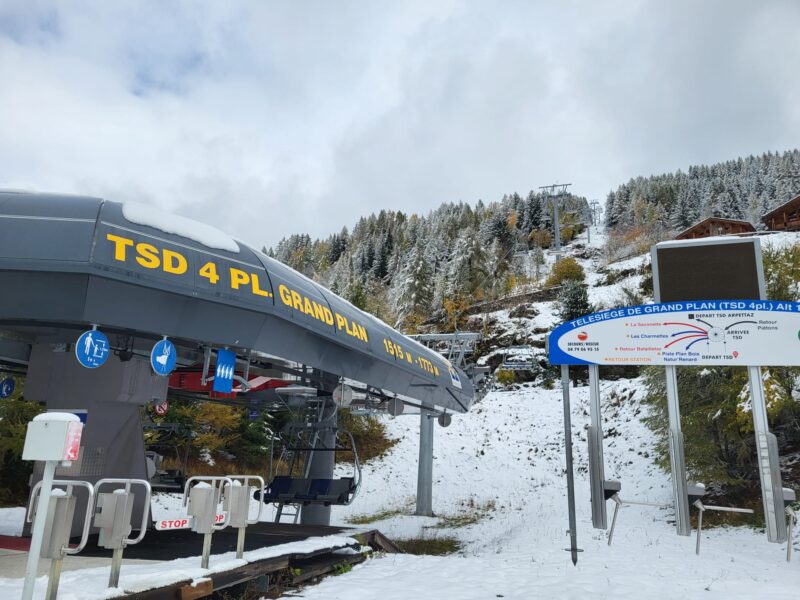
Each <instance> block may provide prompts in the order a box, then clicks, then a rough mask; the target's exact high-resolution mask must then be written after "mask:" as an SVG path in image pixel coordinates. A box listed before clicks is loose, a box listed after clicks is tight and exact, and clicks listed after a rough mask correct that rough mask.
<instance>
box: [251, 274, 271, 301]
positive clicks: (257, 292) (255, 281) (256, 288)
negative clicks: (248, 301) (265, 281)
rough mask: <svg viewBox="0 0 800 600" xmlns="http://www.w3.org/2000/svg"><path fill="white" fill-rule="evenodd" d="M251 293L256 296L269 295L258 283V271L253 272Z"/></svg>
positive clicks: (267, 296)
mask: <svg viewBox="0 0 800 600" xmlns="http://www.w3.org/2000/svg"><path fill="white" fill-rule="evenodd" d="M253 293H254V294H255V295H256V296H264V297H266V298H269V297H270V293H269V292H267V291H264V290H262V289H261V288H260V287H259V285H258V273H253Z"/></svg>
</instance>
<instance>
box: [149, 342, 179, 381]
mask: <svg viewBox="0 0 800 600" xmlns="http://www.w3.org/2000/svg"><path fill="white" fill-rule="evenodd" d="M177 359H178V353H177V351H176V350H175V344H173V343H172V342H170V341H169V340H166V339H164V340H160V341H158V342H156V344H155V346H153V349H152V350H151V351H150V366H151V367H153V371H154V372H155V374H156V375H169V374H170V373H172V370H173V369H174V368H175V362H176V361H177Z"/></svg>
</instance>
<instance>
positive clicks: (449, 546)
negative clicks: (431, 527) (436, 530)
mask: <svg viewBox="0 0 800 600" xmlns="http://www.w3.org/2000/svg"><path fill="white" fill-rule="evenodd" d="M394 543H395V544H397V545H398V546H399V547H400V549H401V550H402V551H403V552H405V553H406V554H417V555H422V554H424V555H428V556H446V555H448V554H453V553H455V552H458V551H459V550H460V549H461V542H459V541H458V540H457V539H456V538H454V537H419V538H410V539H407V540H394Z"/></svg>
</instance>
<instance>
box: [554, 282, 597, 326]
mask: <svg viewBox="0 0 800 600" xmlns="http://www.w3.org/2000/svg"><path fill="white" fill-rule="evenodd" d="M592 312H594V309H593V308H592V305H591V304H590V303H589V293H588V292H587V286H586V285H585V284H583V283H581V282H580V281H577V280H574V279H569V280H567V281H565V282H564V284H563V287H562V288H561V292H560V293H559V294H558V317H559V318H560V319H561V320H562V321H572V320H573V319H577V318H578V317H582V316H584V315H588V314H590V313H592Z"/></svg>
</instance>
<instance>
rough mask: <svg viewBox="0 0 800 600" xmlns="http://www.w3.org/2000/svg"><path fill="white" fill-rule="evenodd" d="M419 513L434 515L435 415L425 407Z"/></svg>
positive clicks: (418, 489)
mask: <svg viewBox="0 0 800 600" xmlns="http://www.w3.org/2000/svg"><path fill="white" fill-rule="evenodd" d="M415 514H417V515H420V516H423V517H432V516H433V417H432V416H431V415H430V413H428V411H426V410H425V409H424V408H423V409H422V412H421V413H420V417H419V467H418V471H417V511H416V513H415Z"/></svg>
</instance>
